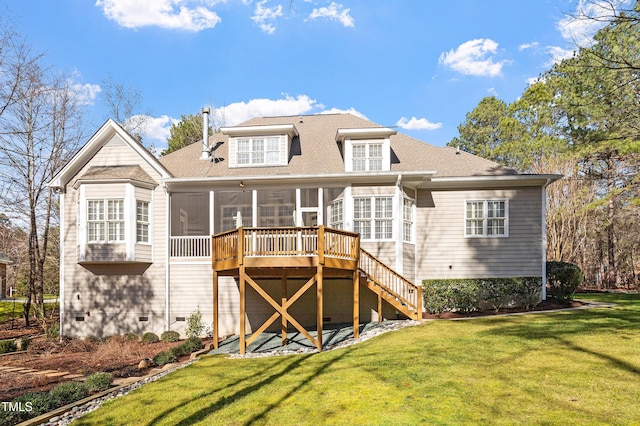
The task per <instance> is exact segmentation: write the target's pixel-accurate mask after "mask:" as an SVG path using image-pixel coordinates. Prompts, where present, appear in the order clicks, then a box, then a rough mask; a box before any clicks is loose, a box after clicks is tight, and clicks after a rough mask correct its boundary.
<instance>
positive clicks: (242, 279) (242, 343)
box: [240, 228, 247, 355]
mask: <svg viewBox="0 0 640 426" xmlns="http://www.w3.org/2000/svg"><path fill="white" fill-rule="evenodd" d="M240 229H242V228H240ZM245 287H246V283H245V268H244V265H240V355H244V352H245V350H246V349H247V347H246V346H247V345H246V336H245V330H244V328H245V319H244V316H245V313H246V312H245V311H246V294H245V291H246V289H245Z"/></svg>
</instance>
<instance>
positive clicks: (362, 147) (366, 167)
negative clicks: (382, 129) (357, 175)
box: [352, 143, 382, 172]
mask: <svg viewBox="0 0 640 426" xmlns="http://www.w3.org/2000/svg"><path fill="white" fill-rule="evenodd" d="M352 161H353V171H354V172H367V171H369V172H372V171H380V170H382V144H381V143H354V144H353V146H352Z"/></svg>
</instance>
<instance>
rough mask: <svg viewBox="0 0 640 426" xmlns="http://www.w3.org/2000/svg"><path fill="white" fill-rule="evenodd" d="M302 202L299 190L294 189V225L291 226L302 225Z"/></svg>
mask: <svg viewBox="0 0 640 426" xmlns="http://www.w3.org/2000/svg"><path fill="white" fill-rule="evenodd" d="M301 206H302V201H301V200H300V188H296V223H294V224H293V226H299V225H300V224H301V223H302V209H301Z"/></svg>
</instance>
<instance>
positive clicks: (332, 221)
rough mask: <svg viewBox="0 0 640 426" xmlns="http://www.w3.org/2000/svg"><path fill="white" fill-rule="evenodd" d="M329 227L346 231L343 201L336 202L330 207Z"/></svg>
mask: <svg viewBox="0 0 640 426" xmlns="http://www.w3.org/2000/svg"><path fill="white" fill-rule="evenodd" d="M329 227H330V228H333V229H344V204H343V201H342V200H335V201H334V202H333V203H331V205H330V206H329Z"/></svg>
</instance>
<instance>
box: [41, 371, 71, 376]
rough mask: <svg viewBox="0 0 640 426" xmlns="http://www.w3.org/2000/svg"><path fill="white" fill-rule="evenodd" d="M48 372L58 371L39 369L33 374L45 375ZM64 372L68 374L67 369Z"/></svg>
mask: <svg viewBox="0 0 640 426" xmlns="http://www.w3.org/2000/svg"><path fill="white" fill-rule="evenodd" d="M49 373H58V370H39V371H35V372H34V373H33V374H43V375H47V374H49ZM65 374H69V372H68V371H67V372H66V373H65Z"/></svg>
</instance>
